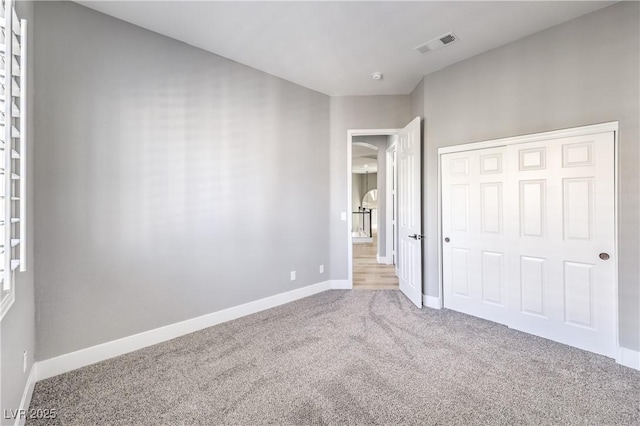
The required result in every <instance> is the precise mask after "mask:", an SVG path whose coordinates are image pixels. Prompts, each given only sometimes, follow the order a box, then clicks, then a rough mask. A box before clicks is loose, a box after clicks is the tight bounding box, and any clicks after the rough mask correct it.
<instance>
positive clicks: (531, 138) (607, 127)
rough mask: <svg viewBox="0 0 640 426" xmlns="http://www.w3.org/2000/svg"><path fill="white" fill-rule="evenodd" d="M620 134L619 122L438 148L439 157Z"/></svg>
mask: <svg viewBox="0 0 640 426" xmlns="http://www.w3.org/2000/svg"><path fill="white" fill-rule="evenodd" d="M606 132H616V133H617V132H618V122H617V121H610V122H607V123H600V124H593V125H590V126H581V127H571V128H569V129H560V130H551V131H549V132H541V133H531V134H526V135H521V136H513V137H508V138H501V139H492V140H488V141H482V142H473V143H465V144H461V145H453V146H446V147H442V148H438V156H440V155H442V154H450V153H452V152H462V151H471V150H476V149H485V148H495V147H498V146H506V145H513V144H519V143H527V142H541V141H545V140H549V139H561V138H568V137H571V136H584V135H590V134H594V133H606Z"/></svg>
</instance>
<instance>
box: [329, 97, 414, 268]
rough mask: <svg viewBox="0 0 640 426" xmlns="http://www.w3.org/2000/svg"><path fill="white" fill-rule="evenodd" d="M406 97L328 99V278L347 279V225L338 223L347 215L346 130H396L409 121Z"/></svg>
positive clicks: (408, 104)
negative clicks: (329, 243) (329, 275)
mask: <svg viewBox="0 0 640 426" xmlns="http://www.w3.org/2000/svg"><path fill="white" fill-rule="evenodd" d="M410 118H411V115H410V97H409V95H397V96H337V97H332V98H331V159H330V182H331V203H330V207H331V209H330V226H329V230H330V237H331V278H332V279H335V280H346V279H348V277H347V275H348V273H349V272H348V265H347V259H348V255H347V253H348V252H347V249H348V229H347V222H343V221H341V220H340V213H341V212H348V211H349V208H350V200H349V199H348V198H347V161H350V159H349V160H347V143H348V142H347V130H349V129H388V128H392V129H400V128H402V127H404V126H406V125H407V124H408V123H409V121H410Z"/></svg>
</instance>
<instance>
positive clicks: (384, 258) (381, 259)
mask: <svg viewBox="0 0 640 426" xmlns="http://www.w3.org/2000/svg"><path fill="white" fill-rule="evenodd" d="M376 260H377V261H378V263H381V264H383V265H390V264H391V258H390V257H388V256H380V255H378V254H376Z"/></svg>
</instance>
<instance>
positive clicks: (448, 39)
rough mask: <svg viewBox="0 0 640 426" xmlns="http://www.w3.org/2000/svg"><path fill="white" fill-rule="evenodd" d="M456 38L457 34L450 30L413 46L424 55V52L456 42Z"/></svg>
mask: <svg viewBox="0 0 640 426" xmlns="http://www.w3.org/2000/svg"><path fill="white" fill-rule="evenodd" d="M458 40H459V39H458V36H456V35H455V34H454V33H453V31H450V32H448V33H446V34H443V35H441V36H440V37H436V38H434V39H433V40H429V41H428V42H426V43H423V44H421V45H420V46H418V47H414V49H415V50H417V51H418V52H420V53H422V54H423V55H424V54H425V53H428V52H432V51H434V50H438V49H442V48H443V47H445V46H449V45H451V44H453V43H455V42H457V41H458Z"/></svg>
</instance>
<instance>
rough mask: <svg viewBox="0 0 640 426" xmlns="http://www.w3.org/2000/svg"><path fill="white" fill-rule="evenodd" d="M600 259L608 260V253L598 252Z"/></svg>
mask: <svg viewBox="0 0 640 426" xmlns="http://www.w3.org/2000/svg"><path fill="white" fill-rule="evenodd" d="M599 257H600V259H602V260H609V257H610V256H609V253H600V256H599Z"/></svg>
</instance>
